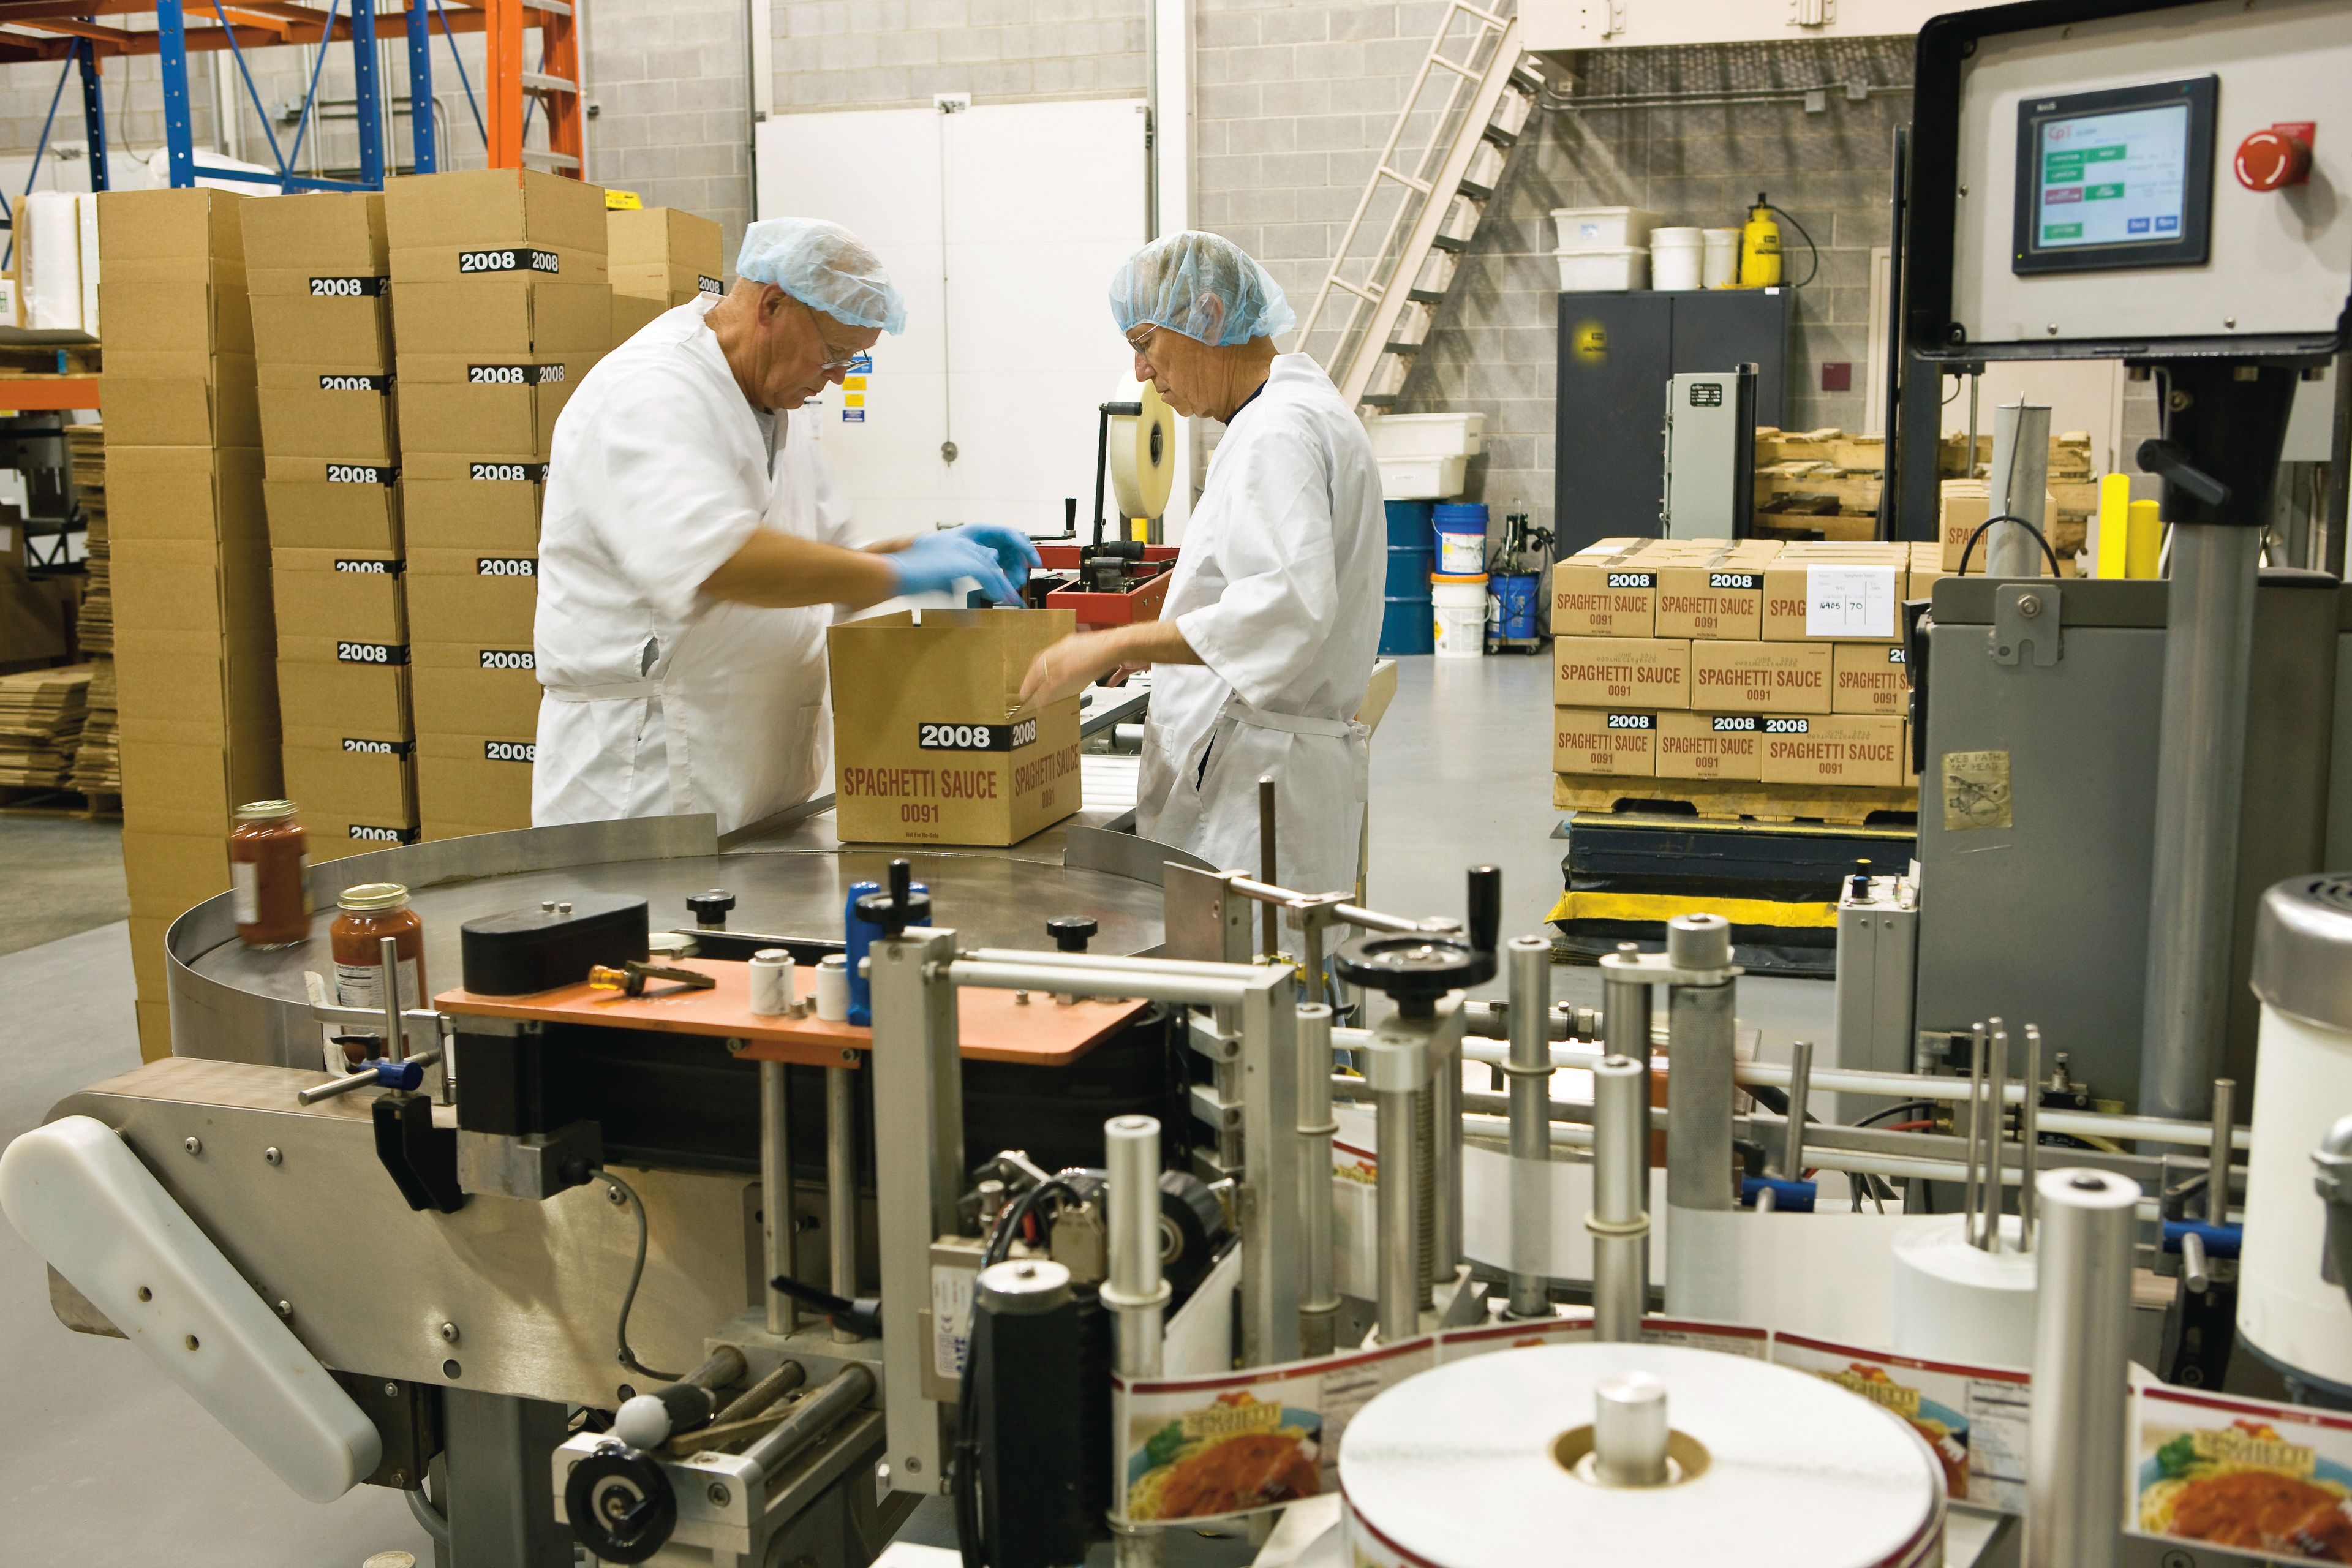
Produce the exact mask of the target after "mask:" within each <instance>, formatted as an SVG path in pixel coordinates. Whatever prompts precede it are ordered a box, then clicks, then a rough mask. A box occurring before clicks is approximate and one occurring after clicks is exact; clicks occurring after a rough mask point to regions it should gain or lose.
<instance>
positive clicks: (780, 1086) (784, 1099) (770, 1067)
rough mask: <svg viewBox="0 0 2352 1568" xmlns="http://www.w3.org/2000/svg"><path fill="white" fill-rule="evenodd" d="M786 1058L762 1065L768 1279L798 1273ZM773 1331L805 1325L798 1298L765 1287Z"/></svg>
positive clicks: (762, 1220) (762, 1226)
mask: <svg viewBox="0 0 2352 1568" xmlns="http://www.w3.org/2000/svg"><path fill="white" fill-rule="evenodd" d="M786 1070H787V1069H786V1068H785V1067H784V1064H783V1063H782V1062H761V1064H760V1244H761V1248H762V1264H763V1270H764V1271H763V1272H762V1273H761V1279H778V1278H782V1279H792V1278H793V1277H794V1276H793V1094H792V1086H791V1082H790V1080H789V1079H786V1078H785V1077H784V1073H785V1071H786ZM764 1293H765V1294H766V1296H767V1300H768V1331H769V1332H770V1333H772V1334H789V1333H791V1332H792V1331H793V1330H794V1329H796V1328H798V1327H799V1326H800V1310H799V1309H798V1308H797V1307H795V1306H794V1305H793V1299H792V1298H791V1297H790V1296H787V1295H785V1294H784V1293H783V1292H782V1290H779V1289H776V1288H775V1287H774V1286H773V1285H768V1286H766V1287H765V1292H764Z"/></svg>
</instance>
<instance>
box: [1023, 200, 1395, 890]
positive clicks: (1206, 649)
mask: <svg viewBox="0 0 2352 1568" xmlns="http://www.w3.org/2000/svg"><path fill="white" fill-rule="evenodd" d="M1110 301H1111V314H1112V316H1113V318H1114V319H1115V320H1116V321H1118V328H1119V331H1121V332H1123V333H1125V334H1126V336H1127V342H1128V346H1129V348H1131V349H1133V350H1134V351H1135V378H1136V379H1137V380H1138V381H1149V382H1150V383H1151V384H1153V385H1154V386H1155V387H1157V388H1158V389H1159V392H1160V396H1162V397H1163V398H1165V399H1167V401H1168V405H1169V406H1170V407H1171V408H1173V409H1174V410H1175V411H1176V412H1177V413H1179V414H1183V415H1191V416H1202V417H1206V418H1210V419H1215V420H1218V421H1219V422H1221V423H1223V425H1224V426H1225V427H1226V429H1225V436H1224V439H1223V442H1221V443H1220V444H1219V445H1218V447H1217V449H1216V454H1215V456H1214V457H1213V458H1212V459H1211V461H1210V464H1209V476H1208V483H1207V485H1206V486H1205V487H1204V488H1203V489H1202V492H1201V500H1200V502H1199V504H1198V505H1197V506H1195V507H1194V508H1193V510H1192V522H1191V524H1190V526H1189V528H1188V530H1187V531H1186V533H1185V536H1184V541H1183V553H1182V554H1181V557H1180V558H1179V559H1178V561H1177V564H1176V573H1175V576H1174V580H1173V581H1172V582H1171V584H1169V588H1168V598H1167V601H1166V603H1165V605H1163V606H1162V608H1161V610H1160V619H1158V620H1156V621H1147V622H1143V623H1140V624H1138V625H1134V626H1119V627H1117V628H1115V629H1113V630H1110V631H1105V632H1081V633H1079V634H1077V635H1076V636H1075V637H1066V638H1065V639H1063V640H1062V641H1060V642H1058V643H1055V645H1054V646H1053V647H1049V648H1047V649H1046V650H1045V652H1044V653H1042V654H1040V655H1038V656H1037V658H1036V660H1035V661H1034V663H1033V664H1032V666H1031V667H1030V669H1029V672H1028V677H1027V679H1026V680H1025V682H1024V685H1023V688H1022V696H1023V699H1024V700H1039V701H1051V700H1054V699H1055V698H1057V697H1061V696H1066V695H1067V694H1068V693H1070V692H1073V691H1076V690H1077V689H1080V688H1082V687H1084V686H1085V685H1086V684H1087V682H1089V681H1091V680H1093V679H1097V678H1098V677H1101V676H1104V675H1106V674H1108V673H1109V672H1111V671H1113V670H1117V669H1120V668H1127V667H1140V666H1144V665H1150V666H1152V667H1153V675H1152V687H1151V709H1150V722H1149V723H1148V724H1147V725H1146V727H1145V733H1144V742H1143V767H1142V773H1141V778H1140V781H1139V785H1138V795H1137V801H1136V829H1137V831H1138V832H1139V833H1142V834H1143V835H1144V836H1146V837H1151V838H1156V839H1158V840H1160V842H1162V843H1165V844H1172V845H1175V846H1177V847H1180V848H1184V849H1189V850H1191V851H1192V852H1193V853H1194V854H1196V855H1199V856H1201V857H1202V858H1205V859H1206V860H1208V861H1209V863H1210V864H1212V865H1214V866H1221V867H1226V868H1233V869H1236V870H1248V871H1253V872H1254V871H1255V870H1256V869H1257V867H1258V865H1259V859H1258V826H1257V822H1258V818H1257V784H1258V780H1259V779H1260V778H1263V777H1266V776H1271V777H1272V778H1273V779H1274V781H1275V801H1276V812H1277V820H1278V831H1277V833H1276V855H1277V857H1278V858H1277V861H1276V867H1277V869H1276V875H1278V876H1279V877H1280V878H1281V879H1282V880H1283V882H1284V884H1285V885H1286V886H1288V887H1291V888H1296V889H1299V890H1301V891H1304V892H1318V893H1319V892H1342V891H1345V892H1352V891H1353V890H1354V889H1355V887H1356V879H1357V869H1358V868H1357V865H1356V859H1357V847H1358V845H1359V843H1360V834H1361V831H1362V825H1363V818H1364V795H1365V784H1366V782H1367V778H1366V775H1367V773H1368V770H1369V767H1370V732H1369V731H1367V730H1366V729H1365V728H1364V726H1363V725H1361V724H1360V723H1358V722H1357V721H1356V711H1357V710H1358V709H1359V708H1360V707H1361V706H1362V705H1363V700H1364V689H1365V686H1366V684H1367V682H1369V681H1370V679H1371V672H1372V661H1373V658H1374V656H1375V654H1376V653H1377V652H1378V649H1379V647H1380V630H1381V574H1382V570H1383V555H1384V552H1385V550H1386V546H1387V535H1386V531H1385V527H1384V524H1383V522H1382V519H1381V475H1380V466H1379V464H1377V463H1376V462H1375V461H1374V460H1373V458H1372V448H1371V443H1370V441H1369V440H1368V439H1366V437H1365V435H1364V429H1363V426H1362V425H1361V424H1360V423H1359V422H1358V421H1357V419H1356V416H1355V415H1354V414H1353V413H1352V412H1351V411H1350V410H1349V407H1348V405H1347V403H1346V402H1345V401H1344V400H1343V399H1342V398H1341V397H1340V396H1339V391H1338V389H1337V388H1335V387H1334V386H1333V385H1332V384H1331V381H1330V378H1329V377H1328V376H1326V375H1325V374H1323V372H1322V369H1321V368H1320V367H1319V366H1318V365H1317V364H1316V363H1315V362H1314V361H1313V360H1312V359H1309V358H1308V357H1307V355H1305V354H1303V353H1287V354H1286V353H1276V352H1275V346H1274V340H1275V338H1276V336H1277V335H1279V334H1281V333H1283V332H1286V331H1289V330H1290V329H1291V328H1292V327H1293V326H1294V325H1296V323H1297V318H1296V317H1294V316H1293V315H1292V313H1291V310H1290V306H1289V304H1288V303H1287V302H1286V300H1284V299H1283V297H1282V290H1281V289H1280V288H1278V287H1277V286H1276V283H1275V281H1274V279H1272V278H1269V277H1268V276H1266V273H1265V268H1262V267H1260V266H1259V265H1258V264H1257V263H1256V262H1255V261H1254V260H1252V259H1251V258H1250V257H1249V256H1248V255H1246V254H1245V253H1244V251H1243V250H1242V249H1241V248H1240V247H1238V246H1236V245H1234V243H1233V242H1232V241H1230V240H1226V239H1223V238H1220V237H1217V236H1215V235H1212V234H1189V233H1188V234H1178V235H1171V236H1169V237H1166V238H1163V239H1159V240H1155V241H1153V242H1152V243H1151V244H1150V245H1148V246H1146V247H1143V249H1141V250H1139V251H1138V252H1137V253H1136V254H1135V255H1134V256H1133V257H1131V258H1129V259H1128V261H1127V262H1126V264H1125V265H1124V266H1122V267H1121V268H1119V271H1118V276H1117V277H1116V278H1115V279H1112V282H1111V289H1110Z"/></svg>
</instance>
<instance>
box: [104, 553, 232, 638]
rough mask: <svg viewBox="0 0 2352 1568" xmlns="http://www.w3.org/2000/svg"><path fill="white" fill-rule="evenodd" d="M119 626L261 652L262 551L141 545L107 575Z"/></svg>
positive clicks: (119, 559) (117, 558) (120, 556)
mask: <svg viewBox="0 0 2352 1568" xmlns="http://www.w3.org/2000/svg"><path fill="white" fill-rule="evenodd" d="M108 585H109V590H110V593H111V594H112V595H113V599H114V616H115V620H116V622H117V624H118V626H124V627H130V628H132V629H133V632H134V635H136V634H137V633H145V632H157V633H163V632H179V633H186V634H190V635H193V636H196V637H206V638H210V639H211V640H212V641H214V642H215V643H221V642H228V641H232V640H234V641H236V642H239V643H243V644H247V645H254V646H261V647H267V646H268V641H269V623H270V619H271V608H270V582H269V550H268V546H267V545H265V544H264V543H262V542H261V541H259V540H257V539H251V538H243V539H235V540H231V541H228V542H226V543H215V542H213V541H211V540H206V539H157V540H140V541H137V542H133V543H131V544H129V545H127V546H124V547H122V548H121V550H120V551H119V552H117V553H116V554H115V555H114V556H113V557H112V559H111V560H110V563H109V567H108Z"/></svg>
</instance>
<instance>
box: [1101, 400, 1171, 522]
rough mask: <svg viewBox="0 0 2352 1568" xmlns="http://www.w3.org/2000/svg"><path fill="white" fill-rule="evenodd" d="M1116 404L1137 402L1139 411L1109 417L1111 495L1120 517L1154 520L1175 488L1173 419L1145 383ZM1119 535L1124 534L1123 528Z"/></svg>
mask: <svg viewBox="0 0 2352 1568" xmlns="http://www.w3.org/2000/svg"><path fill="white" fill-rule="evenodd" d="M1119 401H1120V402H1123V403H1124V402H1129V401H1134V402H1140V403H1141V404H1142V405H1143V412H1142V413H1141V414H1114V415H1112V416H1111V421H1110V484H1111V493H1112V494H1113V495H1115V496H1117V497H1118V515H1119V516H1120V517H1121V518H1130V517H1158V516H1159V515H1160V513H1161V512H1163V511H1166V510H1168V494H1169V491H1170V490H1171V489H1174V488H1175V483H1176V416H1175V415H1174V414H1173V413H1172V412H1171V411H1170V409H1169V407H1168V405H1167V404H1165V403H1163V402H1161V401H1160V392H1159V389H1158V388H1156V387H1154V386H1153V385H1152V384H1150V382H1145V383H1143V384H1141V385H1140V386H1139V387H1137V388H1136V389H1135V390H1134V391H1133V392H1121V393H1120V395H1119ZM1118 532H1119V536H1120V537H1121V538H1125V537H1126V535H1127V530H1126V528H1125V527H1124V526H1122V527H1121V528H1120V529H1119V531H1118Z"/></svg>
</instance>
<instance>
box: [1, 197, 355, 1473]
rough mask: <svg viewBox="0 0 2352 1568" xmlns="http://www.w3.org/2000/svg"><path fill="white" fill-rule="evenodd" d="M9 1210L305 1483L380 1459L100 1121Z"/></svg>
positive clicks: (297, 1346)
mask: <svg viewBox="0 0 2352 1568" xmlns="http://www.w3.org/2000/svg"><path fill="white" fill-rule="evenodd" d="M70 213H71V209H70V207H68V216H70ZM70 234H71V230H70V229H68V235H69V236H70ZM0 1211H5V1213H6V1214H7V1215H8V1220H9V1223H10V1224H12V1225H14V1226H16V1229H17V1231H18V1233H19V1234H21V1235H22V1236H23V1237H25V1239H26V1241H28V1242H30V1243H31V1244H32V1246H33V1249H34V1250H35V1251H37V1252H38V1253H39V1254H40V1255H41V1256H42V1257H43V1258H47V1260H48V1262H49V1264H50V1265H51V1266H52V1267H53V1268H56V1269H57V1271H58V1273H60V1274H62V1275H64V1276H65V1277H66V1279H68V1280H70V1281H71V1282H72V1284H73V1286H74V1288H75V1289H78V1290H79V1291H80V1292H81V1293H82V1294H83V1295H85V1296H87V1297H89V1300H90V1301H91V1302H92V1303H93V1304H94V1305H96V1306H97V1308H98V1309H99V1310H100V1311H101V1312H104V1313H105V1314H106V1317H107V1321H109V1322H111V1323H112V1324H113V1325H114V1326H115V1327H116V1328H118V1329H121V1331H122V1332H123V1333H124V1335H125V1336H126V1337H128V1338H129V1339H130V1341H131V1343H133V1344H135V1345H137V1346H138V1347H139V1348H140V1349H141V1350H142V1351H143V1352H146V1355H147V1359H148V1360H150V1361H152V1362H153V1363H155V1364H156V1365H157V1366H159V1367H161V1368H162V1369H163V1373H164V1375H166V1376H168V1377H169V1378H171V1380H172V1381H173V1382H174V1383H176V1384H179V1385H180V1386H181V1387H182V1388H184V1389H186V1390H187V1391H188V1393H189V1394H192V1395H193V1396H194V1399H195V1401H196V1403H197V1404H199V1405H203V1406H204V1407H205V1410H206V1411H207V1412H209V1413H210V1414H211V1415H212V1416H213V1417H214V1419H215V1420H217V1421H218V1422H219V1423H220V1424H221V1425H222V1426H226V1427H227V1428H228V1429H229V1431H230V1433H231V1434H233V1435H234V1436H236V1439H237V1440H238V1441H239V1442H241V1443H243V1444H244V1445H245V1446H246V1447H248V1448H250V1449H252V1450H253V1454H254V1457H255V1458H257V1459H259V1460H260V1461H261V1462H262V1463H263V1464H265V1465H268V1467H269V1468H271V1469H273V1470H275V1471H277V1472H278V1479H280V1480H282V1481H284V1482H285V1483H286V1484H287V1485H288V1486H289V1487H291V1488H293V1489H294V1490H295V1491H296V1492H298V1493H299V1494H300V1495H301V1496H303V1497H304V1498H307V1499H309V1500H310V1501H312V1502H332V1501H333V1500H335V1499H337V1498H339V1497H341V1496H342V1495H343V1494H344V1493H345V1492H347V1491H349V1490H351V1489H352V1487H354V1486H356V1485H358V1484H359V1482H360V1481H361V1479H362V1478H364V1477H366V1476H367V1475H368V1474H369V1473H370V1472H372V1471H373V1470H374V1468H376V1464H377V1461H378V1460H380V1459H381V1458H383V1439H382V1438H381V1437H379V1436H377V1435H376V1429H375V1425H374V1423H373V1422H371V1421H370V1420H369V1419H368V1418H367V1416H366V1415H363V1414H362V1412H361V1410H360V1407H359V1406H358V1405H354V1404H353V1403H352V1398H351V1395H349V1394H345V1393H344V1392H343V1391H342V1389H341V1386H340V1385H338V1384H336V1382H335V1380H334V1379H333V1378H332V1377H330V1376H329V1375H328V1374H327V1369H326V1368H325V1367H323V1366H320V1364H319V1361H318V1358H317V1357H316V1356H313V1355H312V1354H311V1353H310V1351H309V1350H308V1349H306V1348H305V1347H304V1346H303V1343H302V1342H301V1341H299V1340H298V1339H296V1338H295V1337H294V1334H293V1331H291V1330H290V1329H289V1328H287V1326H286V1325H285V1324H284V1323H283V1322H281V1321H279V1320H278V1314H277V1313H275V1312H273V1311H271V1310H269V1308H268V1306H267V1305H265V1304H264V1303H263V1302H262V1300H261V1298H259V1297H258V1296H256V1295H255V1294H254V1293H253V1287H252V1286H250V1285H248V1284H247V1283H246V1281H245V1278H244V1276H242V1275H240V1274H239V1273H237V1271H236V1268H235V1267H234V1266H232V1265H231V1264H230V1262H229V1260H228V1259H227V1258H224V1257H222V1256H221V1251H220V1248H218V1247H215V1246H214V1245H213V1244H212V1241H211V1240H210V1238H208V1237H206V1236H205V1234H204V1232H202V1231H201V1230H199V1229H197V1228H196V1226H195V1223H194V1221H193V1220H191V1219H189V1217H188V1216H187V1214H186V1212H185V1211H184V1210H183V1209H182V1208H181V1207H180V1205H178V1204H177V1203H175V1202H173V1198H172V1195H171V1194H169V1193H167V1192H165V1191H164V1190H163V1184H161V1183H160V1182H158V1181H156V1180H155V1178H154V1177H153V1176H152V1175H151V1174H150V1173H148V1170H147V1167H146V1166H144V1165H142V1164H141V1163H139V1157H138V1156H137V1155H136V1154H133V1153H132V1152H131V1149H130V1147H129V1145H127V1144H125V1143H124V1142H123V1141H122V1140H121V1138H119V1137H117V1136H116V1135H115V1133H114V1131H113V1130H112V1129H111V1128H110V1127H108V1126H107V1125H106V1124H105V1123H104V1122H102V1121H95V1120H93V1119H92V1118H90V1117H87V1116H68V1117H62V1118H60V1119H59V1120H58V1121H52V1122H50V1123H49V1124H48V1125H47V1126H46V1127H37V1128H35V1129H34V1130H33V1131H30V1132H27V1133H26V1134H24V1135H23V1136H22V1137H20V1138H18V1139H17V1140H16V1142H13V1143H11V1144H9V1145H8V1148H7V1150H6V1152H0Z"/></svg>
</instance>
